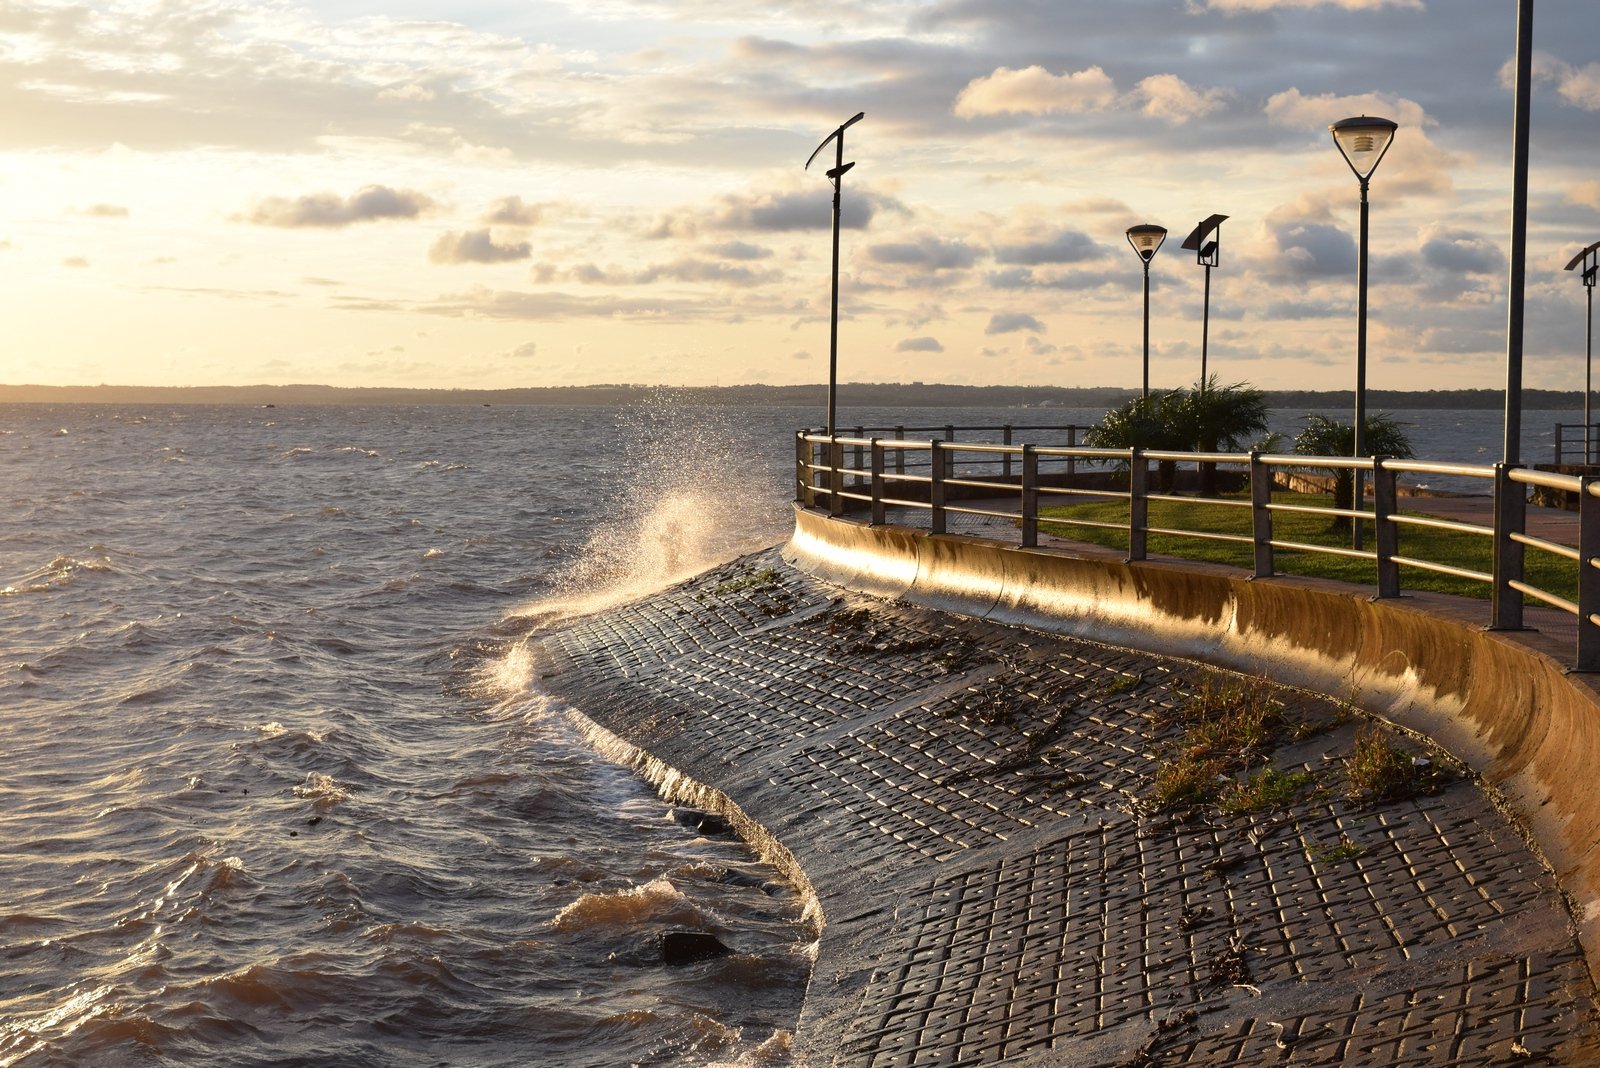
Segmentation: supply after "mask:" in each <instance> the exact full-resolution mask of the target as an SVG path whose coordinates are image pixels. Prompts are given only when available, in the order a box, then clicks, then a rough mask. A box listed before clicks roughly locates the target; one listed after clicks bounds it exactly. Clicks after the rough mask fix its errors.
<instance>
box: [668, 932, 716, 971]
mask: <svg viewBox="0 0 1600 1068" xmlns="http://www.w3.org/2000/svg"><path fill="white" fill-rule="evenodd" d="M732 952H733V950H731V949H729V948H728V947H727V946H725V945H723V944H722V943H721V942H720V941H718V940H717V938H716V937H715V936H713V935H708V934H706V933H705V932H704V931H667V932H666V933H665V934H663V935H662V936H661V963H663V964H668V965H672V966H673V967H676V966H678V965H680V964H697V963H699V962H700V961H703V960H714V959H716V958H717V957H726V956H727V955H728V954H729V953H732Z"/></svg>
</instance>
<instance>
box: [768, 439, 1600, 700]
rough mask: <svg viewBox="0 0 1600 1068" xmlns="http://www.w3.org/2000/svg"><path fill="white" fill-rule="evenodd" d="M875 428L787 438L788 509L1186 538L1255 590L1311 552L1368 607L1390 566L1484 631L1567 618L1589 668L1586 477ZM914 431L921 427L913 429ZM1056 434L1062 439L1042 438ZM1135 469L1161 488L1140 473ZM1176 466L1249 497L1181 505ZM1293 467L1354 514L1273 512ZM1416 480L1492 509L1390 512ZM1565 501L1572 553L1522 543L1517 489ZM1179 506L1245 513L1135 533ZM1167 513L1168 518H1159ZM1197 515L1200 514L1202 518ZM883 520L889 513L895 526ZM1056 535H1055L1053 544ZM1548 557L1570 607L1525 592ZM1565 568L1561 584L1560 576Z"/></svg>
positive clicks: (1595, 642)
mask: <svg viewBox="0 0 1600 1068" xmlns="http://www.w3.org/2000/svg"><path fill="white" fill-rule="evenodd" d="M877 429H879V428H863V434H864V435H865V436H862V435H857V436H849V437H847V436H843V435H836V436H834V437H831V438H830V437H828V436H827V435H825V434H819V433H814V432H808V431H801V432H799V433H797V434H796V436H795V485H796V500H797V501H798V502H799V503H800V504H802V505H804V506H806V507H810V508H823V509H826V510H827V511H828V512H829V513H830V514H832V515H835V516H842V515H846V514H849V513H852V512H854V513H865V514H866V515H867V516H868V518H869V520H870V522H872V523H874V524H883V523H886V522H888V521H889V517H890V510H891V509H894V510H897V511H899V512H902V513H907V512H908V513H910V514H916V515H920V514H921V513H926V517H927V524H928V527H929V529H930V530H931V531H932V532H933V533H934V534H945V533H947V532H948V530H949V525H950V520H951V518H952V517H954V516H970V517H976V518H978V519H980V520H982V519H998V520H1000V521H1001V523H1000V524H999V525H998V528H997V527H994V526H991V527H989V528H986V532H987V531H992V530H994V529H1001V530H1005V529H1014V530H1016V531H1017V543H1018V544H1019V545H1020V546H1021V547H1023V548H1035V547H1037V546H1038V544H1039V534H1040V527H1041V525H1043V526H1046V527H1049V528H1052V529H1054V528H1057V527H1069V528H1070V527H1076V528H1079V529H1085V528H1098V529H1103V530H1114V531H1118V532H1120V533H1122V534H1125V535H1126V539H1127V559H1128V560H1129V561H1138V560H1144V559H1146V558H1147V555H1148V551H1149V548H1148V547H1149V538H1150V536H1151V535H1162V536H1168V537H1175V538H1181V539H1192V540H1194V541H1209V542H1220V543H1229V544H1234V545H1237V546H1239V547H1240V548H1241V549H1245V548H1247V549H1248V550H1250V556H1251V559H1252V567H1251V569H1250V570H1251V571H1252V572H1253V577H1255V578H1258V579H1264V578H1270V577H1272V576H1274V575H1275V574H1277V573H1278V572H1277V571H1276V570H1275V563H1274V555H1275V553H1278V552H1293V553H1314V554H1322V555H1328V556H1336V557H1345V558H1353V559H1356V560H1364V561H1370V562H1371V563H1372V564H1373V565H1374V568H1375V583H1374V585H1375V587H1376V589H1375V596H1376V597H1378V598H1391V597H1398V596H1400V593H1401V588H1402V582H1401V578H1402V574H1403V572H1404V571H1406V570H1414V571H1426V572H1431V573H1434V574H1439V575H1445V576H1450V577H1452V578H1455V579H1460V580H1465V581H1467V582H1471V583H1482V584H1484V585H1485V586H1486V587H1487V588H1488V592H1489V595H1490V597H1489V599H1490V620H1489V624H1488V625H1489V627H1490V628H1491V629H1495V630H1521V629H1523V605H1524V598H1525V597H1526V598H1531V599H1533V600H1535V601H1538V602H1541V603H1543V604H1546V605H1549V606H1551V607H1553V608H1556V609H1559V610H1561V611H1562V612H1565V613H1567V614H1569V615H1571V616H1573V617H1575V618H1576V620H1577V625H1578V626H1577V641H1576V649H1575V651H1574V658H1573V669H1574V670H1577V671H1597V670H1600V478H1590V477H1577V476H1572V475H1560V474H1554V473H1550V472H1545V471H1535V470H1530V469H1527V468H1523V467H1512V466H1507V465H1505V464H1496V465H1493V466H1489V465H1473V464H1455V463H1437V462H1429V461H1420V460H1396V459H1391V458H1385V457H1372V458H1367V459H1360V460H1357V459H1352V458H1350V457H1335V456H1303V455H1271V454H1263V453H1259V452H1250V453H1194V452H1167V451H1157V450H1144V449H1104V448H1088V447H1082V446H1078V445H1076V444H1075V441H1076V429H1077V428H1072V430H1073V433H1074V444H1071V445H1037V444H1033V443H1031V442H1030V443H1026V444H1016V443H1015V442H1014V441H1013V440H1011V439H1013V438H1014V436H1015V434H1016V432H1018V431H1027V432H1028V433H1029V434H1030V435H1031V434H1032V433H1033V432H1034V431H1036V430H1037V431H1040V432H1043V431H1045V429H1046V428H1031V427H1005V428H968V427H954V426H949V427H939V428H932V429H934V430H937V431H938V432H939V433H940V436H939V437H933V438H923V439H918V438H911V437H907V436H906V435H907V434H910V433H915V432H916V430H917V428H911V427H904V428H900V427H897V428H883V429H892V430H895V431H897V433H896V434H895V436H892V437H885V436H878V435H877V434H876V433H875V431H876V430H877ZM922 429H923V430H927V429H929V428H922ZM994 429H1004V431H1005V434H1006V438H1007V440H1006V441H1003V442H1000V443H989V442H978V441H961V440H957V436H956V435H957V433H958V432H967V431H969V430H979V431H983V432H989V431H992V430H994ZM1049 429H1050V430H1052V431H1061V430H1066V429H1068V428H1049ZM1151 464H1156V465H1157V468H1158V472H1160V473H1161V475H1162V477H1159V478H1157V479H1155V480H1152V478H1151V470H1150V467H1151ZM1179 465H1191V466H1192V468H1193V472H1192V473H1191V474H1192V475H1193V477H1194V478H1195V479H1201V478H1205V477H1206V474H1205V473H1206V472H1207V469H1209V471H1210V472H1213V473H1214V474H1212V475H1211V477H1213V478H1216V477H1220V473H1221V472H1224V471H1231V472H1232V473H1233V475H1232V477H1233V481H1234V482H1235V483H1236V484H1238V485H1239V486H1241V487H1242V486H1244V485H1248V487H1249V497H1248V499H1244V498H1243V497H1221V496H1202V497H1197V496H1185V495H1180V494H1178V493H1176V492H1174V491H1173V489H1172V488H1171V482H1172V475H1173V472H1174V471H1175V469H1176V468H1177V467H1178V466H1179ZM1307 469H1313V470H1324V471H1334V472H1339V471H1348V472H1352V473H1353V472H1357V471H1360V472H1364V473H1365V474H1366V475H1367V478H1368V480H1369V482H1370V484H1371V486H1372V497H1371V500H1370V510H1369V509H1362V510H1360V511H1356V510H1353V509H1350V508H1340V507H1332V506H1327V505H1318V504H1309V503H1304V502H1286V501H1281V500H1278V501H1275V500H1274V499H1273V496H1272V492H1273V488H1274V486H1275V484H1276V483H1277V482H1278V481H1279V480H1280V478H1282V477H1283V476H1286V475H1288V474H1289V473H1291V472H1303V471H1305V470H1307ZM1417 475H1426V476H1431V477H1441V476H1444V477H1452V478H1461V479H1471V480H1478V481H1481V482H1482V483H1483V484H1484V486H1485V489H1486V490H1487V491H1488V494H1489V495H1490V496H1492V499H1493V512H1492V515H1493V521H1492V522H1491V523H1487V524H1484V523H1469V522H1461V521H1457V520H1451V519H1443V518H1439V517H1435V516H1429V515H1419V514H1413V513H1412V512H1410V511H1402V510H1401V508H1400V506H1399V502H1400V496H1399V480H1400V477H1401V476H1417ZM1534 486H1538V487H1544V488H1546V489H1551V490H1562V491H1567V492H1570V493H1572V494H1574V495H1575V497H1576V499H1577V501H1578V513H1579V514H1578V530H1579V533H1578V537H1577V539H1576V540H1577V542H1578V544H1577V545H1575V546H1573V545H1564V544H1560V543H1558V542H1554V541H1550V540H1547V539H1544V538H1539V537H1534V536H1532V535H1530V534H1528V532H1527V495H1528V488H1529V487H1534ZM1061 501H1067V502H1071V501H1116V502H1122V503H1125V505H1126V509H1127V520H1126V522H1108V521H1105V520H1104V519H1094V518H1060V517H1052V516H1050V515H1048V514H1041V509H1042V508H1043V507H1047V506H1048V505H1049V504H1050V503H1051V502H1061ZM1158 502H1171V503H1175V504H1181V505H1183V506H1184V507H1185V510H1186V511H1188V510H1192V511H1194V512H1195V513H1199V512H1201V511H1204V510H1214V509H1236V510H1246V509H1247V510H1248V511H1249V513H1250V517H1251V521H1250V524H1249V529H1250V533H1249V534H1248V535H1243V534H1238V533H1228V532H1221V531H1216V530H1203V529H1197V528H1195V527H1193V526H1188V527H1184V526H1151V524H1150V505H1151V504H1152V503H1158ZM1167 514H1169V515H1170V514H1172V512H1171V510H1169V511H1168V513H1167ZM1211 514H1216V513H1215V512H1214V511H1213V512H1212V513H1211ZM1293 515H1310V516H1321V517H1326V518H1329V519H1335V520H1345V521H1347V522H1349V523H1362V524H1366V525H1368V526H1369V527H1370V528H1371V529H1372V530H1373V531H1374V533H1375V535H1376V536H1375V538H1373V539H1372V547H1371V548H1351V547H1346V546H1344V545H1326V544H1320V545H1319V544H1314V543H1310V542H1305V541H1297V540H1292V539H1291V538H1290V537H1288V536H1287V535H1285V534H1284V533H1283V532H1282V530H1281V525H1280V524H1279V523H1277V522H1275V520H1276V519H1277V518H1278V517H1289V516H1293ZM897 518H900V517H899V516H897ZM1405 528H1414V529H1427V530H1437V531H1444V532H1446V533H1448V534H1451V535H1455V536H1460V537H1464V538H1483V539H1488V544H1489V549H1490V552H1489V555H1490V560H1491V564H1490V567H1489V569H1488V570H1486V571H1485V570H1476V569H1473V568H1469V567H1463V566H1460V565H1459V564H1452V563H1445V562H1440V561H1436V560H1427V559H1423V558H1421V557H1419V556H1409V555H1403V554H1402V553H1401V551H1400V532H1401V530H1402V529H1405ZM1063 536H1066V537H1070V535H1063ZM1527 549H1533V550H1535V551H1536V552H1539V553H1544V554H1548V555H1549V556H1550V557H1553V558H1555V559H1556V560H1558V561H1562V562H1564V563H1563V564H1562V565H1561V566H1562V567H1564V568H1565V569H1566V572H1565V573H1566V576H1567V578H1568V579H1574V578H1575V581H1569V582H1567V583H1566V584H1565V585H1566V587H1567V588H1569V589H1570V588H1575V589H1576V600H1573V599H1570V598H1568V597H1563V596H1561V595H1560V594H1558V593H1554V592H1551V591H1550V590H1548V589H1544V588H1541V587H1539V586H1537V585H1535V584H1534V583H1533V582H1531V581H1530V578H1529V575H1528V570H1527V568H1526V567H1525V566H1524V565H1525V551H1526V550H1527ZM1574 572H1575V575H1574V574H1573V573H1574Z"/></svg>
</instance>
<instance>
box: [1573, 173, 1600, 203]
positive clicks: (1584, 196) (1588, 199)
mask: <svg viewBox="0 0 1600 1068" xmlns="http://www.w3.org/2000/svg"><path fill="white" fill-rule="evenodd" d="M1567 199H1568V200H1569V201H1571V202H1572V203H1574V204H1577V205H1578V206H1579V207H1584V208H1594V209H1595V210H1596V211H1600V179H1596V180H1594V181H1592V182H1579V183H1578V184H1577V185H1575V186H1573V187H1572V188H1571V189H1569V190H1567Z"/></svg>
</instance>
